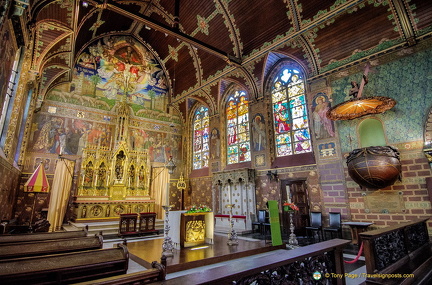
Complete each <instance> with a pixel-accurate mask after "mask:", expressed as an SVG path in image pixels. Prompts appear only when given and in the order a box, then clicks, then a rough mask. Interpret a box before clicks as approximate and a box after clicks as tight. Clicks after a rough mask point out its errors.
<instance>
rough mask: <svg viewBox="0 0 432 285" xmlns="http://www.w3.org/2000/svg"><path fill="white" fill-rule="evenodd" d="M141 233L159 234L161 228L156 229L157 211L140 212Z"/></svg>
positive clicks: (139, 229)
mask: <svg viewBox="0 0 432 285" xmlns="http://www.w3.org/2000/svg"><path fill="white" fill-rule="evenodd" d="M139 218H140V220H139V228H138V231H139V234H148V233H156V234H159V230H157V229H156V227H155V223H156V213H153V212H148V213H140V214H139Z"/></svg>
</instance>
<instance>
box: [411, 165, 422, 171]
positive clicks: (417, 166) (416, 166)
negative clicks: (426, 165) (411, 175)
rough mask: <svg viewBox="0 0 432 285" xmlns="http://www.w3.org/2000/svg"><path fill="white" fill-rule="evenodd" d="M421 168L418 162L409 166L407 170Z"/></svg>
mask: <svg viewBox="0 0 432 285" xmlns="http://www.w3.org/2000/svg"><path fill="white" fill-rule="evenodd" d="M422 168H423V167H422V166H421V165H419V164H416V165H411V166H409V170H419V169H422Z"/></svg>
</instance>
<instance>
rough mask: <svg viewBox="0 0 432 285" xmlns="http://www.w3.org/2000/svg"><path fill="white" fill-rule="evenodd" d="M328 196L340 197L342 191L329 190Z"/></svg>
mask: <svg viewBox="0 0 432 285" xmlns="http://www.w3.org/2000/svg"><path fill="white" fill-rule="evenodd" d="M326 194H327V196H332V197H338V196H340V192H339V191H328V192H327V193H326Z"/></svg>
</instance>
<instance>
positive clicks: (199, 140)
mask: <svg viewBox="0 0 432 285" xmlns="http://www.w3.org/2000/svg"><path fill="white" fill-rule="evenodd" d="M209 150H210V148H209V112H208V108H206V107H204V106H202V107H200V108H198V109H197V110H196V112H195V116H194V120H193V169H201V168H204V167H208V163H209Z"/></svg>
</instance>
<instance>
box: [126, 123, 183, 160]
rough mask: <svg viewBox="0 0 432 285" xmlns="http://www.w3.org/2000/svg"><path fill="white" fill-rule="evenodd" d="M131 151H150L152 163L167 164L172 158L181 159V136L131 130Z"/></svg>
mask: <svg viewBox="0 0 432 285" xmlns="http://www.w3.org/2000/svg"><path fill="white" fill-rule="evenodd" d="M129 133H130V137H129V138H130V140H129V147H130V149H131V150H136V151H143V150H148V153H149V156H150V161H152V162H166V161H168V159H169V158H170V156H172V157H174V158H176V159H177V160H178V159H180V153H179V149H180V144H181V136H177V135H171V134H166V133H159V132H152V131H145V130H143V129H133V128H129Z"/></svg>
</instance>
